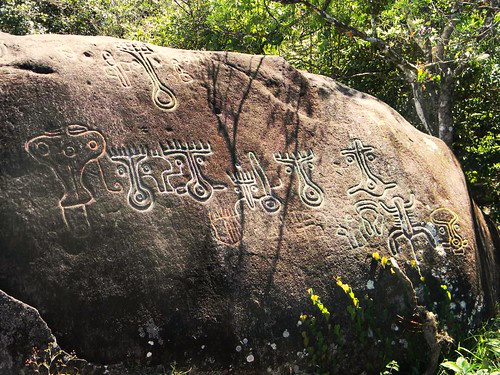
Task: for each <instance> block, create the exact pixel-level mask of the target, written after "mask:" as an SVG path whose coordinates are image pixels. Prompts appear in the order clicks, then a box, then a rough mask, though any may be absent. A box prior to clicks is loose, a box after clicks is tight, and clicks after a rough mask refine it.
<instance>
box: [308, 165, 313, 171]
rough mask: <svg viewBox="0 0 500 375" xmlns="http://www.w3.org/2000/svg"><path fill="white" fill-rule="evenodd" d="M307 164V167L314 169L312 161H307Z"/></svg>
mask: <svg viewBox="0 0 500 375" xmlns="http://www.w3.org/2000/svg"><path fill="white" fill-rule="evenodd" d="M307 166H308V167H309V169H310V170H311V171H312V170H313V169H314V164H313V163H307Z"/></svg>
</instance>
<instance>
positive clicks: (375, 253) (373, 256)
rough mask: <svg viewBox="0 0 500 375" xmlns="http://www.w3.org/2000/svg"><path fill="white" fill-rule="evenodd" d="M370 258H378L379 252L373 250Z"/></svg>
mask: <svg viewBox="0 0 500 375" xmlns="http://www.w3.org/2000/svg"><path fill="white" fill-rule="evenodd" d="M372 258H373V259H375V260H379V259H380V254H379V253H378V252H376V251H375V252H374V253H373V254H372Z"/></svg>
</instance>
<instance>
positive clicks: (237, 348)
mask: <svg viewBox="0 0 500 375" xmlns="http://www.w3.org/2000/svg"><path fill="white" fill-rule="evenodd" d="M236 351H237V352H238V353H239V352H241V346H240V345H238V346H236Z"/></svg>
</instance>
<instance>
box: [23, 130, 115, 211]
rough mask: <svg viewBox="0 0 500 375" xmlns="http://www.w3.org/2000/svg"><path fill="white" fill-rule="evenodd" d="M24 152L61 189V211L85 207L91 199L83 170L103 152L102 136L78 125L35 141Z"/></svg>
mask: <svg viewBox="0 0 500 375" xmlns="http://www.w3.org/2000/svg"><path fill="white" fill-rule="evenodd" d="M25 148H26V151H28V152H29V154H30V155H31V156H33V157H34V158H35V159H36V160H38V161H39V162H40V163H42V164H45V165H47V166H48V167H50V168H51V169H52V170H53V171H54V173H55V175H56V176H57V177H58V178H59V180H60V181H61V183H62V185H63V187H64V195H63V197H62V198H61V201H60V203H61V206H62V207H72V206H78V205H82V204H87V203H89V202H91V201H92V195H91V193H90V192H89V191H88V189H87V188H86V187H85V186H84V184H83V181H82V174H83V171H84V169H85V166H86V165H87V164H88V163H90V162H91V161H93V160H97V159H98V158H100V157H101V156H102V155H103V154H104V152H105V148H106V141H105V140H104V137H103V136H102V134H101V133H99V132H97V131H93V130H88V128H87V127H85V126H81V125H70V126H68V127H67V128H66V129H63V130H58V131H56V132H53V133H47V134H44V135H41V136H38V137H35V138H33V139H31V140H30V141H28V142H27V143H26V146H25Z"/></svg>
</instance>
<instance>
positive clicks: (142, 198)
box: [135, 193, 146, 203]
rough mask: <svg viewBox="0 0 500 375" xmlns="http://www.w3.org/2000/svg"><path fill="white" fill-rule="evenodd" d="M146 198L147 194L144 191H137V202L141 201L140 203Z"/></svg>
mask: <svg viewBox="0 0 500 375" xmlns="http://www.w3.org/2000/svg"><path fill="white" fill-rule="evenodd" d="M144 199H146V197H145V196H144V194H142V193H137V194H136V195H135V200H136V201H137V202H139V203H140V202H142V201H144Z"/></svg>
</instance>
